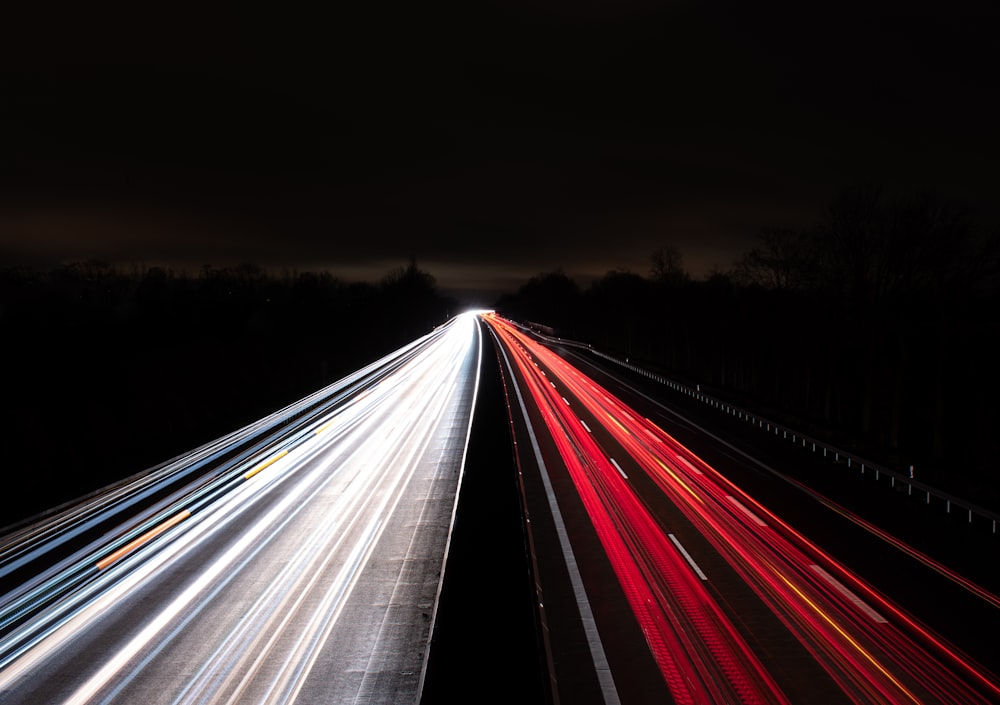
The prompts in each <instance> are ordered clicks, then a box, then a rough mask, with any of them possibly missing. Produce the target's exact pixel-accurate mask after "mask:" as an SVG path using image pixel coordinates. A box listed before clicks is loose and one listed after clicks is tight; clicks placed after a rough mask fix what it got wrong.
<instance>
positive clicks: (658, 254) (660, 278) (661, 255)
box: [649, 245, 691, 286]
mask: <svg viewBox="0 0 1000 705" xmlns="http://www.w3.org/2000/svg"><path fill="white" fill-rule="evenodd" d="M649 259H650V261H651V262H652V266H651V268H650V274H651V275H652V278H653V281H654V282H656V283H657V284H665V285H667V286H681V285H682V284H685V283H687V282H688V281H690V279H691V276H690V275H689V274H688V273H687V270H685V269H684V258H683V257H682V256H681V253H680V250H678V249H677V248H676V247H675V246H674V245H664V246H663V247H660V248H659V249H657V250H656V251H655V252H653V254H651V255H650V256H649Z"/></svg>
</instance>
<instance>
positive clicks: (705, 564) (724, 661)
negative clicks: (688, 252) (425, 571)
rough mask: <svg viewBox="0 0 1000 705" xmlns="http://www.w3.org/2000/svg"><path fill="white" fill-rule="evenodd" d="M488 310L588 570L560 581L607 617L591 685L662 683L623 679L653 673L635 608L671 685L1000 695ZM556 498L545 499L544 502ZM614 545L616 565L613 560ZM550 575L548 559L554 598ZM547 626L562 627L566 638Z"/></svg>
mask: <svg viewBox="0 0 1000 705" xmlns="http://www.w3.org/2000/svg"><path fill="white" fill-rule="evenodd" d="M490 322H491V325H492V326H493V327H494V329H495V330H496V331H497V332H498V336H497V337H498V340H499V341H500V342H501V344H502V346H503V348H504V350H505V351H506V353H507V359H508V364H507V376H508V378H509V380H510V386H511V387H514V388H515V389H517V390H522V389H523V390H524V391H523V392H521V391H519V392H518V396H519V402H518V403H519V405H520V406H521V409H522V416H523V417H524V422H523V425H524V426H527V427H531V428H533V429H534V434H533V435H532V434H531V433H529V434H528V437H529V438H531V444H532V445H533V446H534V448H535V453H534V455H535V456H536V457H537V458H538V462H537V466H538V470H539V474H540V476H541V477H542V480H543V482H542V484H545V483H546V482H548V483H549V484H551V485H552V486H553V487H554V490H553V491H552V492H550V493H549V494H550V497H549V499H548V505H549V508H550V511H549V514H550V515H551V516H552V517H557V516H558V515H560V514H561V515H564V516H565V517H568V518H567V519H565V520H564V524H565V535H566V536H567V537H568V538H566V539H563V540H562V541H561V545H560V546H559V551H552V552H549V553H547V554H546V555H547V556H548V557H549V558H550V559H551V558H552V557H554V556H561V558H562V562H564V563H566V564H567V565H568V566H569V567H570V568H569V572H570V573H572V572H573V571H574V570H576V571H577V572H578V573H579V574H580V575H581V576H582V584H583V586H584V587H585V589H584V590H582V591H581V590H580V589H579V586H578V585H574V584H572V583H573V581H570V585H568V586H567V585H566V584H565V583H563V584H562V585H561V586H559V587H557V589H558V590H560V591H561V592H562V594H563V595H565V596H566V598H567V599H566V601H567V602H569V601H570V600H572V601H575V603H576V604H577V605H578V607H579V609H578V613H579V619H580V621H581V622H582V623H583V624H584V625H586V623H587V620H588V619H589V617H588V613H592V614H593V619H594V623H595V625H596V627H597V628H596V630H588V629H587V628H586V626H585V627H584V629H585V631H587V632H588V642H589V644H590V650H591V654H590V658H589V660H588V659H586V658H584V659H583V660H578V666H579V665H580V664H583V663H588V664H589V670H592V671H593V672H594V673H596V674H597V676H598V679H599V680H602V690H601V693H602V696H601V697H594V696H591V700H590V701H592V702H617V701H621V702H657V701H659V702H662V701H663V697H662V694H661V693H659V692H657V691H656V689H655V688H654V687H652V686H650V687H648V688H635V687H632V688H631V690H630V691H629V690H628V687H629V686H631V685H632V683H631V680H632V679H634V678H635V677H636V676H637V675H638V676H639V677H640V678H641V679H643V680H644V681H645V682H647V683H649V682H650V681H651V680H652V679H651V677H650V675H649V674H650V672H651V669H650V668H648V663H647V667H646V668H644V669H641V673H638V674H637V673H633V674H631V676H630V677H625V671H623V670H621V669H622V666H621V663H622V659H619V658H617V656H616V653H617V651H618V650H619V649H623V648H631V649H633V650H634V649H635V646H634V644H629V640H630V639H635V633H636V630H635V628H634V627H635V625H636V624H638V625H639V630H638V631H639V632H640V633H641V638H642V639H644V640H645V642H646V645H647V647H648V651H649V653H650V654H651V655H652V657H653V661H654V662H655V666H656V669H657V670H659V672H660V674H661V680H662V682H663V683H665V684H666V687H667V689H668V690H669V694H670V697H671V698H672V699H673V701H675V702H718V701H726V702H810V703H838V702H854V703H870V702H874V703H904V702H981V703H987V702H993V701H994V700H995V698H996V697H997V696H998V695H1000V688H998V685H997V680H996V676H995V675H992V674H990V673H988V672H985V671H984V670H983V669H982V668H981V667H979V666H977V665H976V664H974V663H972V662H971V661H970V660H969V659H968V658H967V657H966V656H965V655H964V654H962V653H961V652H959V651H957V650H956V649H954V648H953V647H952V646H950V645H949V644H947V643H946V642H944V641H943V640H941V639H940V638H939V637H938V636H937V635H935V634H934V633H933V632H932V631H931V630H929V629H927V628H926V626H925V625H923V624H922V623H921V622H919V621H918V620H916V619H915V618H913V617H912V616H911V615H909V614H908V613H907V612H906V611H905V610H903V609H901V608H900V607H899V606H898V605H896V604H895V603H893V602H892V601H891V600H890V599H889V598H887V597H886V596H885V595H883V594H882V593H880V592H879V591H877V590H875V589H873V588H872V587H871V586H870V585H869V584H867V583H866V582H865V581H864V580H863V579H861V578H859V577H858V576H857V575H855V574H854V573H853V572H852V571H851V570H850V569H848V568H847V567H846V566H844V565H843V564H842V563H840V562H839V561H838V560H837V559H836V558H835V557H833V556H832V555H830V554H829V553H828V552H826V551H824V550H823V549H822V548H821V547H819V546H818V545H816V544H815V543H814V542H812V541H810V540H809V539H808V538H807V537H806V536H804V535H803V534H802V533H801V532H799V531H797V530H796V529H795V528H794V527H792V526H790V525H789V524H788V523H786V522H784V521H783V520H782V519H781V518H780V517H779V516H778V515H776V514H775V513H773V512H771V511H769V509H768V508H767V507H765V506H763V505H762V504H760V503H759V502H757V501H756V500H755V499H754V498H753V497H752V496H750V495H748V494H747V493H746V492H744V491H743V490H742V489H741V488H739V487H738V486H736V485H735V484H733V483H732V482H730V481H729V480H728V479H727V478H726V477H725V476H723V475H722V474H720V473H718V472H717V471H716V470H715V469H714V468H713V467H711V466H710V465H709V464H707V463H705V462H704V461H703V460H702V459H701V458H699V457H698V456H696V455H695V454H694V453H692V452H691V451H690V450H689V449H687V448H686V447H684V446H683V445H682V444H681V443H679V442H678V441H677V440H676V439H674V438H673V437H672V436H671V435H669V434H668V433H666V432H665V431H664V430H663V429H662V428H661V427H659V426H658V425H657V424H655V423H653V422H651V421H650V420H649V419H648V418H646V417H645V416H643V415H641V414H636V413H635V412H634V411H633V410H631V409H630V408H629V407H628V406H627V405H625V404H622V403H621V402H620V401H619V400H618V399H617V398H616V397H614V396H613V395H611V394H610V393H609V392H608V391H607V390H606V389H604V388H602V387H600V386H599V385H597V384H595V383H594V382H593V380H592V379H590V378H588V377H587V376H585V375H583V374H581V373H580V372H579V371H578V370H577V369H575V368H574V367H573V366H571V365H568V364H567V363H566V361H565V360H564V359H563V358H560V357H559V356H557V355H554V354H553V353H552V352H551V351H549V350H547V349H545V348H544V347H543V346H540V345H538V344H537V343H536V342H535V341H533V340H532V339H531V338H530V337H529V336H526V335H524V334H523V333H522V332H521V331H519V330H518V329H517V328H516V327H514V326H511V325H509V324H508V323H506V322H504V321H502V320H500V319H497V318H491V319H490ZM524 400H528V401H527V403H525V402H524ZM512 406H513V405H512ZM516 429H517V424H515V430H516ZM541 435H544V436H545V437H546V438H551V439H552V443H551V444H549V443H547V442H539V441H538V440H537V438H538V437H539V436H541ZM520 445H522V446H524V445H527V444H520ZM553 446H554V451H553ZM523 455H524V456H530V455H531V454H530V453H527V452H525V453H523ZM546 476H547V480H546ZM566 477H569V481H566ZM551 495H555V496H556V497H557V500H555V501H553V499H552V496H551ZM579 503H582V504H583V505H584V510H585V511H583V512H580V511H579V508H578V504H579ZM544 507H545V503H544V502H538V503H536V505H535V511H536V513H537V512H538V511H539V510H540V508H541V511H544ZM838 516H839V515H838ZM588 520H589V521H588ZM553 523H554V524H555V525H556V527H555V528H556V529H557V530H558V528H559V527H558V524H559V520H558V519H555V520H554V521H553ZM588 523H589V525H590V526H591V527H592V529H593V533H596V534H597V542H596V543H597V544H598V545H599V546H600V547H601V549H602V550H603V553H604V556H605V557H606V561H605V560H602V559H601V558H600V556H599V555H598V552H597V551H595V550H594V546H595V541H594V538H593V533H591V532H588V531H587V525H588ZM536 528H537V527H536ZM581 556H582V557H583V561H582V562H583V563H586V564H588V565H587V566H583V567H581V565H580V564H581V558H580V557H581ZM551 562H554V563H557V562H559V561H551ZM608 562H609V563H610V564H611V566H612V570H611V571H610V572H609V571H608V570H607V569H606V567H605V568H601V566H603V565H604V564H605V563H608ZM574 563H576V564H577V567H576V568H574V567H573V564H574ZM593 566H597V567H593ZM615 583H617V586H618V590H617V591H616V590H614V586H615ZM552 584H553V583H552V580H551V576H550V580H549V582H548V585H549V586H550V588H549V590H548V592H549V597H548V599H547V600H546V604H547V605H550V604H552V594H551V593H552V590H551V585H552ZM557 585H558V583H557ZM597 596H600V598H599V599H595V598H596V597H597ZM622 602H624V603H627V604H628V606H629V607H630V609H631V613H632V615H633V619H631V620H629V619H627V618H626V617H627V615H626V614H625V610H623V609H621V607H620V605H621V603H622ZM615 604H617V605H618V607H617V608H614V607H612V605H615ZM615 612H617V614H615ZM569 622H570V623H571V622H572V620H569ZM551 626H552V625H550V627H551ZM550 633H551V642H553V643H555V642H556V641H557V640H561V639H562V637H561V636H557V635H556V634H555V629H554V628H553V629H551V630H550ZM568 634H569V636H568V637H566V638H567V639H568V640H569V641H571V642H576V641H578V635H574V633H573V632H572V630H569V632H568ZM623 634H625V635H626V636H625V637H624V638H623V636H622V635H623ZM629 635H630V636H629ZM559 650H560V649H559V648H557V647H555V646H553V647H552V649H551V652H552V653H558V652H559ZM576 658H577V659H579V654H578V655H577V657H576ZM625 661H626V662H628V663H634V660H633V659H625ZM647 661H648V660H647ZM634 668H635V667H634V666H633V669H634ZM554 672H555V674H556V677H557V678H559V679H560V686H559V687H560V689H561V688H562V684H563V683H565V684H566V686H567V687H572V683H571V680H569V678H571V677H572V676H571V675H570V674H571V672H572V667H571V666H562V667H560V666H559V665H558V664H557V665H556V667H555V669H554ZM564 673H565V675H563V674H564ZM602 674H603V676H602ZM567 677H569V678H567ZM573 702H577V700H575V699H574V700H573Z"/></svg>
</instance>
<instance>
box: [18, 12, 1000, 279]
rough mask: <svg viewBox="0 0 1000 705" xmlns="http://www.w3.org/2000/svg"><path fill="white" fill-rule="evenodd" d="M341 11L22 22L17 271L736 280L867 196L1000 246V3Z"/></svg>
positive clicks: (77, 16)
mask: <svg viewBox="0 0 1000 705" xmlns="http://www.w3.org/2000/svg"><path fill="white" fill-rule="evenodd" d="M316 5H317V4H313V5H302V6H298V7H297V6H295V5H291V4H288V3H277V4H276V3H232V4H231V5H230V6H229V7H224V6H222V5H221V4H217V5H211V4H197V3H192V4H184V3H169V4H162V5H157V6H156V7H155V8H151V7H150V6H149V5H148V4H146V3H126V2H122V3H118V4H106V3H96V4H94V3H76V4H73V5H69V4H65V5H54V6H53V5H42V4H39V3H34V4H29V3H20V4H19V6H18V7H17V9H14V10H10V9H4V10H3V11H2V13H3V15H4V17H3V18H2V19H0V26H2V27H3V30H2V34H3V37H2V41H0V266H6V265H13V264H27V265H30V266H37V267H49V266H53V265H55V264H58V263H61V262H67V261H80V260H87V259H96V260H102V261H106V262H109V263H112V264H115V265H129V264H139V265H144V266H152V265H164V266H167V267H170V268H173V269H174V270H177V271H189V272H197V271H198V270H199V269H200V268H201V267H202V266H203V265H206V264H209V265H213V266H225V265H230V264H239V263H243V262H249V263H254V264H258V265H260V266H263V267H265V268H267V269H268V270H270V271H275V272H280V271H320V270H326V271H330V272H332V273H334V274H335V275H337V276H339V277H342V278H344V279H348V280H357V279H360V280H365V281H375V280H377V279H379V278H380V277H381V276H383V275H384V274H385V273H386V272H388V271H390V270H392V269H395V268H397V267H399V266H400V265H402V264H405V263H406V262H407V261H408V259H409V258H410V257H415V258H416V261H417V263H418V265H419V266H420V268H421V269H423V270H425V271H428V272H429V273H431V274H432V275H434V277H435V278H436V279H437V282H438V285H439V287H441V288H442V289H444V290H466V289H481V290H486V291H489V292H501V291H513V290H515V289H516V288H517V287H518V286H519V285H520V284H521V283H523V282H524V281H525V280H526V279H527V278H528V277H530V276H532V275H534V274H538V273H541V272H549V271H553V270H556V269H561V270H562V271H564V272H566V273H567V274H570V275H571V276H574V277H577V278H579V280H580V281H581V282H584V281H586V280H587V279H588V278H590V277H596V276H600V275H602V274H604V273H605V272H607V271H609V270H613V269H619V270H628V271H632V272H636V273H639V274H647V273H648V271H649V256H650V254H651V253H652V252H653V251H654V250H656V249H658V248H660V247H662V246H664V245H673V246H675V247H677V248H678V249H679V250H680V252H681V254H682V255H683V257H684V262H685V265H686V266H687V268H688V270H689V271H690V272H691V273H692V274H693V275H694V276H696V277H699V276H704V275H706V274H707V273H709V272H710V271H712V270H713V269H718V270H726V269H728V268H729V267H730V266H731V265H732V264H733V262H734V260H735V259H736V258H737V257H738V256H739V255H740V254H741V253H742V252H744V251H746V250H747V249H748V248H749V247H751V246H752V245H753V244H754V243H755V237H756V235H757V233H758V232H759V229H760V228H761V227H764V226H787V227H807V226H811V225H814V224H816V223H818V222H819V221H820V220H821V219H822V217H823V210H824V208H825V207H826V205H827V204H828V203H829V202H830V200H831V199H832V197H833V196H834V194H835V193H836V192H837V190H838V189H840V188H843V187H845V186H850V185H857V184H871V185H876V186H880V187H883V188H885V189H887V190H888V191H889V192H901V193H902V192H911V191H922V190H930V191H933V192H935V193H937V194H939V195H941V196H943V197H945V198H948V199H955V200H958V201H960V202H962V203H964V204H966V205H968V206H970V207H971V208H972V209H973V216H974V217H973V220H974V222H976V223H978V224H980V226H981V227H984V228H991V229H992V228H995V227H996V225H997V223H998V222H1000V217H998V216H1000V206H998V204H997V202H996V193H997V186H998V185H1000V169H998V164H1000V159H998V157H1000V146H998V134H1000V130H998V128H997V125H1000V114H998V110H997V109H996V108H995V107H994V102H995V91H996V86H995V82H996V66H997V55H996V50H995V46H996V45H995V42H996V37H997V36H998V34H997V30H998V29H1000V22H998V21H997V20H998V17H1000V14H998V13H1000V10H996V9H994V8H995V4H994V3H992V2H982V3H972V2H965V0H960V1H959V2H940V3H924V4H919V3H917V4H914V3H898V4H888V3H883V2H875V3H864V4H863V5H862V6H860V9H854V8H855V7H858V6H853V5H851V4H849V3H848V4H845V3H830V4H825V3H788V4H787V6H784V5H780V4H771V5H766V4H765V5H764V6H763V9H762V6H761V5H760V4H759V3H737V2H732V3H730V2H715V3H693V2H652V1H648V2H644V1H642V0H617V1H615V2H580V1H572V0H565V1H563V2H547V1H539V0H523V1H519V2H513V1H509V0H508V1H502V2H501V1H499V0H498V1H495V2H488V1H485V0H475V1H474V2H468V1H467V2H455V3H445V4H440V3H433V4H428V3H423V2H410V3H399V4H386V3H374V2H365V3H358V4H357V6H356V7H350V6H348V5H347V4H346V3H326V4H325V9H317V7H316Z"/></svg>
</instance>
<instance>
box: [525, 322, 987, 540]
mask: <svg viewBox="0 0 1000 705" xmlns="http://www.w3.org/2000/svg"><path fill="white" fill-rule="evenodd" d="M532 332H533V333H534V334H535V335H537V336H539V337H541V338H546V339H548V340H549V342H553V343H558V344H560V345H568V346H570V347H577V348H581V349H583V350H587V351H588V352H590V353H592V354H594V355H597V356H598V357H602V358H604V359H606V360H608V361H610V362H613V363H615V364H617V365H620V366H621V367H624V368H626V369H628V370H631V371H632V372H635V373H637V374H640V375H643V376H644V377H647V378H648V379H651V380H653V381H655V382H659V383H660V384H663V385H664V386H666V387H668V388H670V389H673V390H674V391H676V392H679V393H681V394H686V395H687V396H690V397H692V398H693V399H695V400H697V401H700V402H703V403H705V404H707V405H708V406H711V407H714V408H716V409H718V410H720V411H722V412H724V413H726V414H730V415H732V416H735V417H736V418H737V419H741V420H745V421H746V422H747V423H749V424H751V425H753V426H755V427H756V428H759V429H760V430H761V431H763V432H766V433H773V434H774V435H775V436H777V437H780V438H782V439H787V440H789V441H790V442H791V443H794V444H797V445H801V446H802V447H803V448H806V449H807V450H812V451H813V452H815V453H822V454H823V457H824V458H830V459H831V461H832V462H834V463H840V464H846V466H847V467H848V468H858V470H859V471H860V472H861V474H862V475H865V474H871V475H872V476H873V477H874V479H875V480H876V481H878V482H881V481H885V480H888V482H889V483H890V484H891V486H892V487H893V488H896V487H897V486H898V487H900V488H905V491H906V493H907V494H908V495H911V496H912V495H914V494H916V495H917V496H918V497H921V496H922V497H923V498H924V499H925V502H924V503H925V504H926V505H928V506H938V507H942V508H943V509H944V511H945V512H947V513H948V514H951V513H952V512H956V513H958V512H961V513H963V514H966V515H967V516H968V521H969V524H975V525H977V526H982V527H984V528H989V530H990V531H991V533H993V534H996V533H997V524H998V523H1000V514H998V513H996V512H993V511H990V510H989V509H985V508H984V507H980V506H979V505H976V504H973V503H972V502H969V501H968V500H965V499H962V498H960V497H956V496H954V495H951V494H948V493H947V492H943V491H941V490H939V489H937V488H935V487H931V486H930V485H927V484H925V483H923V482H920V481H919V480H917V479H916V478H915V477H914V468H913V466H912V465H911V466H910V468H909V470H908V471H907V472H900V471H898V470H893V469H891V468H887V467H885V466H883V465H879V464H877V463H873V462H872V461H870V460H867V459H865V458H862V457H860V456H858V455H855V454H853V453H850V452H848V451H845V450H843V449H841V448H837V447H835V446H832V445H830V444H829V443H826V442H825V441H822V440H820V439H817V438H813V437H812V436H808V435H806V434H804V433H801V432H800V431H797V430H795V429H793V428H790V427H788V426H784V425H782V424H779V423H775V422H774V421H771V420H770V419H767V418H765V417H763V416H760V415H759V414H756V413H754V412H751V411H748V410H747V409H744V408H741V407H738V406H736V405H734V404H730V403H729V402H727V401H725V400H723V399H719V398H717V397H713V396H711V395H708V394H705V393H704V392H702V391H701V388H700V385H696V386H695V387H691V386H690V385H687V384H682V383H680V382H677V381H676V380H673V379H670V378H669V377H666V376H664V375H661V374H659V373H656V372H651V371H650V370H647V369H645V368H642V367H640V366H638V365H636V364H634V363H632V362H630V361H629V360H628V359H625V360H622V359H620V358H618V357H615V356H614V355H609V354H607V353H605V352H602V351H600V350H597V349H595V348H594V347H593V346H592V345H590V344H588V343H580V342H578V341H574V340H567V339H565V338H558V337H554V336H547V335H545V334H543V333H540V332H539V331H538V330H535V329H532ZM883 478H885V479H883Z"/></svg>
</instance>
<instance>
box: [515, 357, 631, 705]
mask: <svg viewBox="0 0 1000 705" xmlns="http://www.w3.org/2000/svg"><path fill="white" fill-rule="evenodd" d="M500 351H501V352H502V353H503V356H504V360H505V361H506V362H507V369H508V370H510V372H511V384H512V386H513V387H514V393H515V394H516V395H517V402H518V404H519V405H520V407H521V414H522V416H523V417H524V423H525V426H526V427H527V429H528V437H529V438H530V439H531V448H532V450H533V451H534V452H535V460H536V461H537V462H538V469H539V470H540V471H541V472H540V474H541V476H542V484H543V485H544V486H545V496H546V498H547V499H548V502H549V509H550V511H551V512H552V520H553V522H554V523H555V525H556V534H557V535H558V537H559V546H560V547H561V548H562V552H563V558H565V560H566V570H567V571H568V572H569V578H570V582H571V583H572V584H573V594H574V596H575V597H576V604H577V607H578V608H579V610H580V619H581V621H582V622H583V628H584V631H586V633H587V645H588V646H589V647H590V656H591V658H592V659H593V660H594V671H595V672H596V674H597V680H598V682H599V683H600V684H601V694H602V695H603V696H604V702H606V703H608V705H621V699H620V698H619V697H618V688H617V687H616V686H615V679H614V676H613V675H612V673H611V666H610V665H609V664H608V658H607V655H606V654H605V652H604V644H603V643H602V642H601V636H600V634H598V632H597V622H596V621H595V620H594V613H593V610H591V608H590V602H589V601H588V600H587V593H586V591H585V590H584V587H583V578H582V577H581V576H580V569H579V567H578V566H577V564H576V557H575V556H574V555H573V547H572V546H571V545H570V542H569V535H568V534H567V533H566V525H565V523H564V522H563V518H562V514H561V513H560V512H559V505H558V504H557V503H556V496H555V492H554V491H553V489H552V483H551V481H550V480H549V471H548V469H547V468H546V466H545V461H544V460H543V459H542V451H541V449H540V448H539V447H538V439H537V438H536V437H535V431H534V429H533V428H532V426H531V421H530V419H529V418H528V410H527V408H526V407H525V405H524V397H523V396H522V395H521V388H520V387H519V386H518V384H517V380H516V379H515V378H514V373H513V366H512V365H511V362H510V358H509V357H507V351H506V350H504V348H503V345H500ZM553 386H554V385H553Z"/></svg>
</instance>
